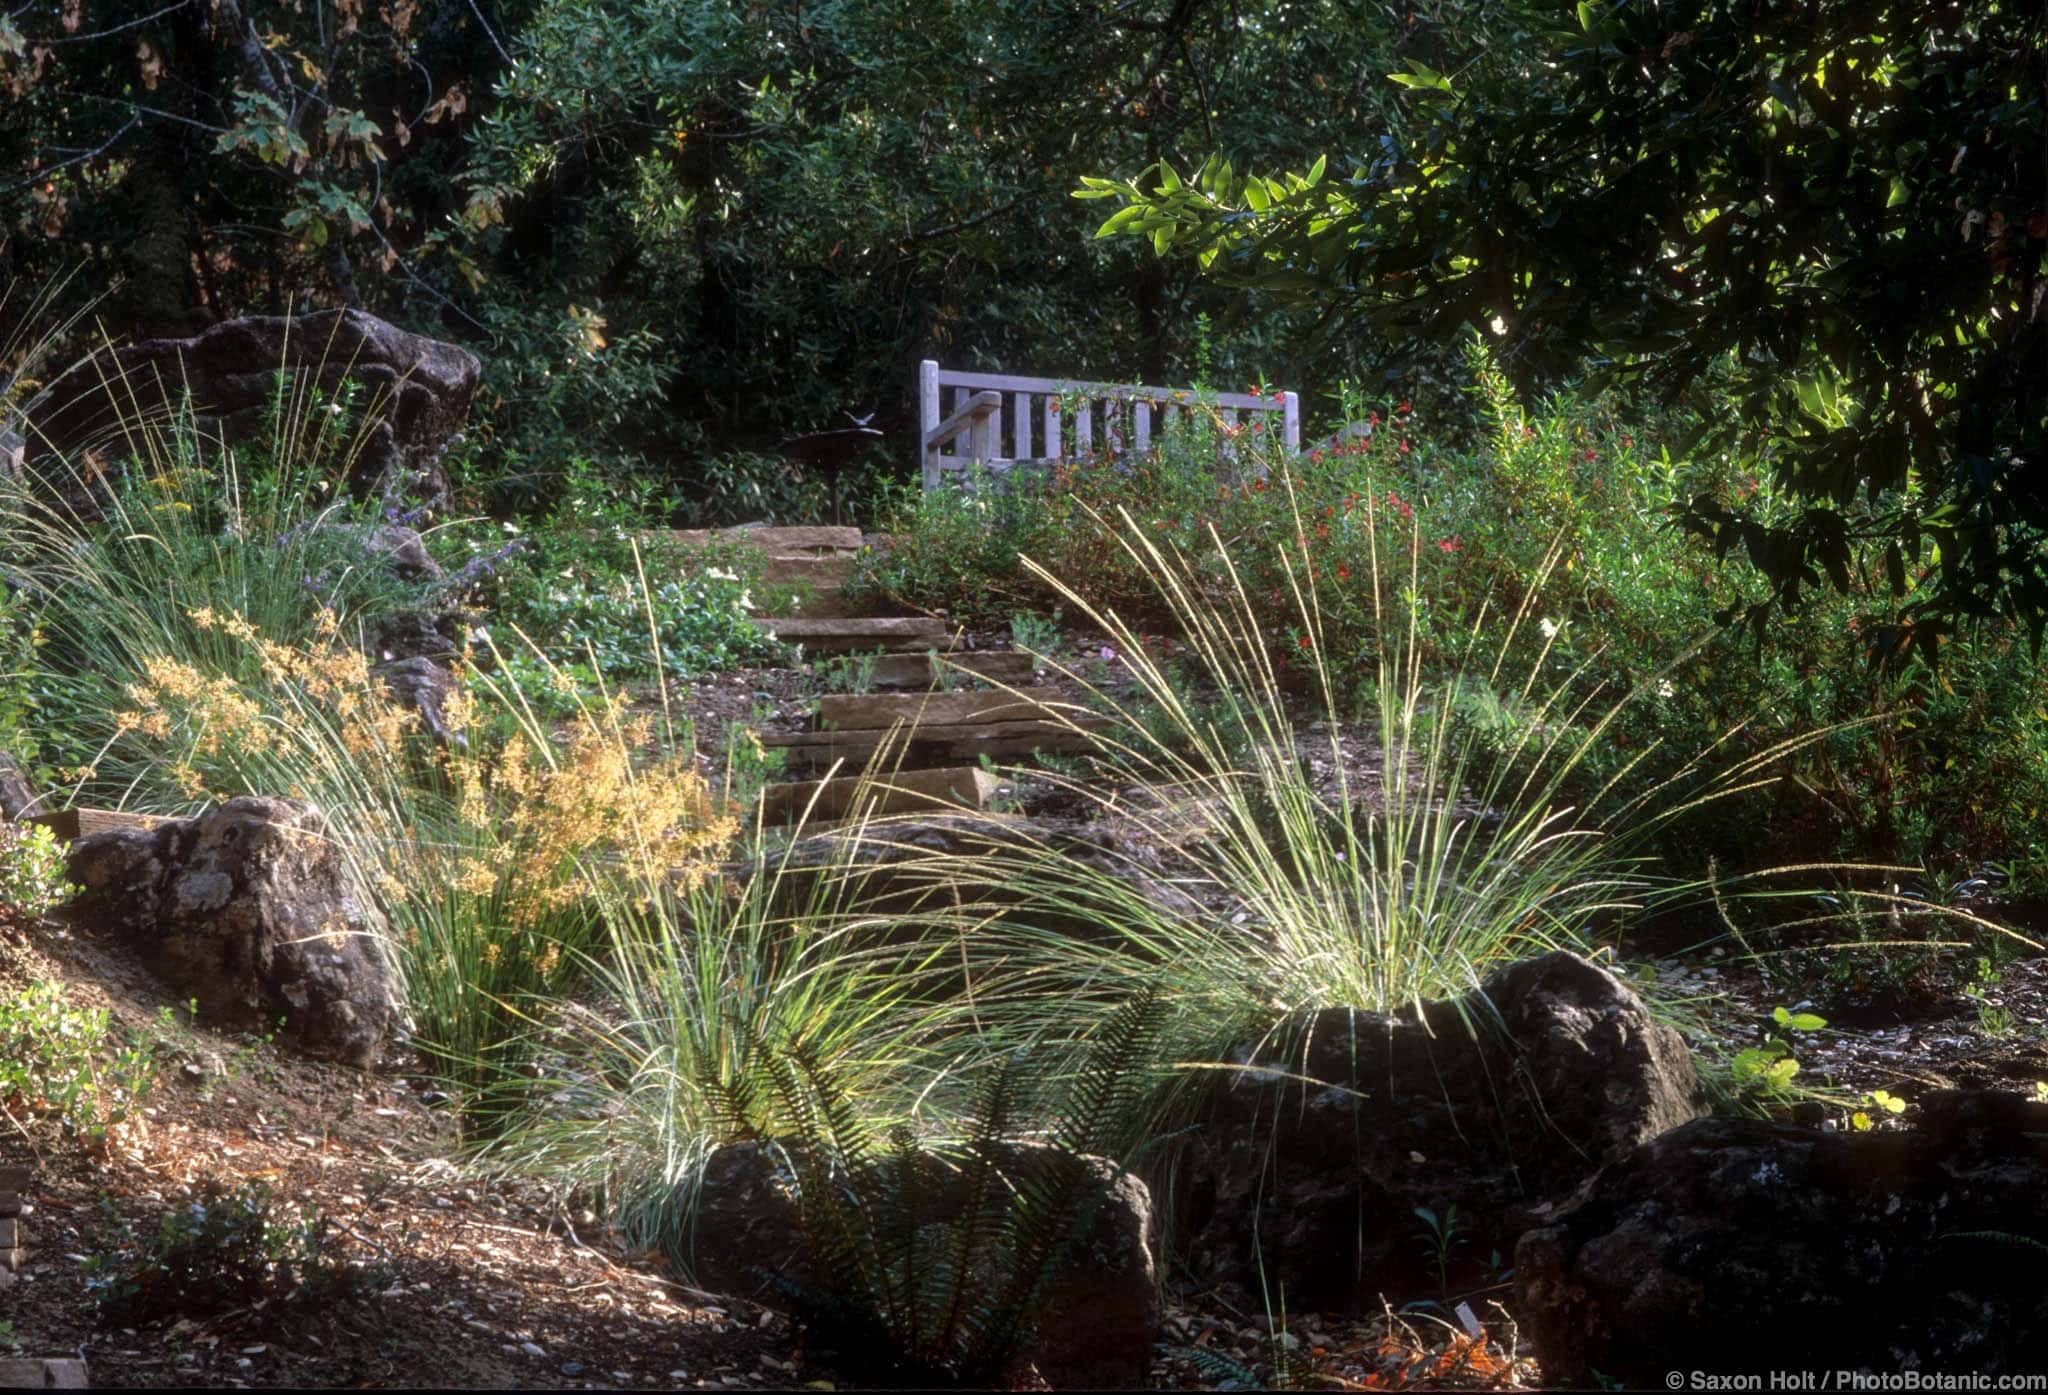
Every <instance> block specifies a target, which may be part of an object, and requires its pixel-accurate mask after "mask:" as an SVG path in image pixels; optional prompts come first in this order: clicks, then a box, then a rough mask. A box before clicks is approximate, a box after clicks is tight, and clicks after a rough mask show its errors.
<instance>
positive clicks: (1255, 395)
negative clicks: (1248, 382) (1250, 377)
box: [1252, 383, 1259, 397]
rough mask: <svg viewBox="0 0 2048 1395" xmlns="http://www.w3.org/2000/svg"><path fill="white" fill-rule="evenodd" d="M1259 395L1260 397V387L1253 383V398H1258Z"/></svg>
mask: <svg viewBox="0 0 2048 1395" xmlns="http://www.w3.org/2000/svg"><path fill="white" fill-rule="evenodd" d="M1258 395H1259V385H1258V384H1257V383H1253V384H1252V396H1254V397H1257V396H1258Z"/></svg>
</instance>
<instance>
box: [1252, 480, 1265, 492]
mask: <svg viewBox="0 0 2048 1395" xmlns="http://www.w3.org/2000/svg"><path fill="white" fill-rule="evenodd" d="M1265 492H1266V482H1265V480H1263V479H1256V480H1253V481H1252V493H1254V494H1264V493H1265Z"/></svg>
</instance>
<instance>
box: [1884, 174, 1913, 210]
mask: <svg viewBox="0 0 2048 1395" xmlns="http://www.w3.org/2000/svg"><path fill="white" fill-rule="evenodd" d="M1908 197H1909V195H1908V191H1907V189H1906V181H1905V180H1903V179H1901V178H1899V177H1898V176H1897V175H1893V176H1892V191H1891V193H1890V194H1889V195H1887V196H1886V198H1885V201H1884V206H1885V207H1886V208H1897V207H1898V206H1899V205H1900V204H1902V203H1904V202H1905V201H1906V199H1907V198H1908Z"/></svg>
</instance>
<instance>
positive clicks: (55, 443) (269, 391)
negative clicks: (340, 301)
mask: <svg viewBox="0 0 2048 1395" xmlns="http://www.w3.org/2000/svg"><path fill="white" fill-rule="evenodd" d="M280 373H282V374H284V375H285V377H286V379H287V385H286V388H287V392H289V393H292V394H303V393H305V392H306V391H307V390H308V389H310V388H311V387H313V386H315V385H317V386H318V388H319V389H320V390H321V391H322V392H323V393H330V394H331V393H334V392H336V391H338V390H339V389H340V388H341V386H342V384H343V382H344V381H345V380H351V379H352V380H354V381H355V382H357V383H360V384H361V385H362V388H363V392H362V398H361V401H360V407H361V409H362V410H363V412H364V421H363V424H362V438H361V449H360V451H358V452H356V453H355V454H354V456H353V458H352V460H351V463H350V469H349V481H348V482H349V485H350V487H351V488H353V489H354V490H355V491H356V492H357V493H359V494H373V493H380V492H391V493H397V492H407V491H409V492H412V493H415V494H417V495H419V496H420V497H421V498H423V499H424V500H425V501H426V502H428V503H430V504H436V505H438V504H440V503H443V502H445V500H446V499H447V495H448V478H447V473H446V471H445V470H444V468H443V467H442V463H441V457H442V454H443V453H444V452H445V451H446V450H447V449H448V447H449V445H450V444H451V443H452V442H454V441H455V439H456V438H457V437H458V436H459V435H460V434H461V432H462V428H463V426H464V424H465V423H466V422H467V421H468V419H469V409H470V406H471V404H472V403H473V402H474V401H475V400H476V393H477V385H478V383H479V382H480V380H481V376H482V367H481V365H480V364H479V363H478V362H477V359H476V356H475V355H474V354H472V353H470V352H469V351H468V350H467V349H463V348H459V347H457V346H456V345H454V344H447V343H443V342H442V341H440V340H438V339H428V338H426V337H424V336H422V335H418V334H411V333H408V332H407V331H405V330H402V329H399V328H398V327H397V326H395V325H391V324H387V323H385V322H384V321H383V320H380V319H378V318H377V317H376V316H374V315H366V314H364V313H363V312H362V311H360V310H322V311H317V312H315V313H312V314H307V315H257V316H251V317H250V318H247V319H239V320H227V321H224V322H222V323H220V324H217V325H215V326H213V327H212V328H211V329H208V330H207V331H206V332H205V333H203V334H199V335H197V336H195V337H193V338H190V339H146V340H144V341H142V342H141V343H138V344H130V345H127V346H125V347H120V348H107V349H102V350H100V351H99V352H98V353H96V354H93V355H91V356H89V357H88V358H86V359H84V360H83V361H82V362H80V363H77V364H75V365H73V366H72V367H71V368H69V369H67V370H66V371H65V372H63V373H62V374H60V375H58V376H57V378H56V379H54V380H53V381H52V382H51V383H50V385H49V386H48V387H46V388H44V389H43V390H42V391H41V392H40V393H38V394H37V395H36V396H35V397H34V398H32V399H31V400H30V401H29V402H28V404H27V406H25V407H24V408H23V409H22V412H21V415H20V418H19V419H18V420H17V421H15V422H13V423H11V424H9V426H8V428H7V434H8V436H9V437H10V438H11V439H8V440H5V441H0V464H4V465H11V466H12V467H14V468H16V469H19V468H22V467H28V468H34V467H36V466H38V465H39V464H40V463H41V462H42V461H44V460H46V459H48V458H49V457H51V456H53V455H62V456H69V455H71V454H73V453H74V452H77V451H81V450H87V449H97V450H100V451H102V452H103V453H104V454H105V455H107V456H108V457H110V458H114V459H117V458H118V457H119V456H120V455H121V454H122V453H124V451H125V445H124V440H125V436H126V432H127V431H129V430H132V426H133V423H135V422H138V421H143V422H149V421H162V420H165V419H167V418H168V417H169V415H170V414H172V413H174V412H176V411H178V410H179V409H180V407H181V405H182V404H183V402H184V400H185V397H186V394H187V392H189V393H190V396H191V404H192V411H193V414H194V416H195V417H196V418H197V419H198V421H197V424H198V425H199V426H200V427H201V428H202V429H203V430H206V431H207V432H208V434H217V435H218V436H219V438H221V439H223V440H226V441H229V442H234V441H240V440H244V439H247V438H248V437H250V436H251V435H254V434H255V433H256V432H257V431H258V430H259V429H260V427H261V425H262V423H263V421H264V419H265V416H266V411H267V408H268V407H269V404H270V402H271V400H272V398H273V396H274V395H275V393H276V391H277V387H278V375H279V374H280ZM308 379H310V381H307V380H308ZM52 482H53V483H54V481H52ZM72 502H74V503H80V502H87V503H89V502H90V501H89V500H81V499H74V500H73V501H72Z"/></svg>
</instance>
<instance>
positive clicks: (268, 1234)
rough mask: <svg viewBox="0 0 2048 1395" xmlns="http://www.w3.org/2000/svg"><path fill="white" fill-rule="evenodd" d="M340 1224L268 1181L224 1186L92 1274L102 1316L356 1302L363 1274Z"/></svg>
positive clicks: (127, 1322) (141, 1318)
mask: <svg viewBox="0 0 2048 1395" xmlns="http://www.w3.org/2000/svg"><path fill="white" fill-rule="evenodd" d="M331 1230H332V1223H331V1222H329V1221H327V1220H326V1219H325V1218H323V1217H321V1216H319V1215H318V1214H316V1213H315V1212H313V1211H310V1210H307V1209H303V1208H298V1207H293V1206H290V1205H288V1204H286V1203H285V1202H283V1201H281V1200H280V1199H279V1198H278V1197H277V1196H276V1195H274V1194H273V1193H272V1192H271V1190H270V1188H269V1187H268V1186H267V1185H266V1184H264V1183H261V1182H245V1183H243V1184H242V1185H241V1186H240V1187H238V1188H236V1189H235V1190H233V1191H222V1190H220V1189H218V1188H217V1187H215V1188H211V1189H209V1190H208V1191H206V1192H205V1193H204V1194H203V1195H202V1196H201V1197H200V1198H199V1199H197V1200H195V1201H193V1202H191V1203H189V1204H188V1205H186V1206H183V1207H180V1208H179V1209H177V1210H173V1211H167V1212H165V1213H164V1216H163V1219H162V1221H161V1222H160V1223H159V1226H158V1229H157V1233H156V1235H155V1236H153V1237H152V1238H151V1239H150V1240H149V1241H148V1242H147V1243H146V1244H144V1245H143V1246H142V1247H141V1248H140V1250H139V1252H138V1253H137V1254H136V1255H135V1256H134V1258H133V1260H132V1261H131V1262H130V1263H129V1264H127V1265H125V1266H123V1267H121V1268H119V1269H116V1268H113V1267H111V1266H106V1265H102V1266H101V1267H100V1268H99V1269H98V1271H97V1272H95V1273H93V1274H92V1275H90V1276H89V1277H88V1280H87V1289H88V1291H90V1292H92V1293H93V1294H95V1295H96V1297H97V1300H98V1304H99V1318H100V1321H101V1322H103V1323H105V1324H107V1325H109V1326H126V1327H135V1326H140V1325H142V1324H145V1323H154V1322H159V1321H162V1320H164V1319H166V1318H172V1317H207V1316H211V1315H213V1314H216V1313H221V1312H225V1311H227V1310H230V1309H238V1310H243V1311H247V1312H252V1313H263V1312H266V1311H268V1312H270V1313H272V1314H274V1313H276V1312H277V1311H278V1310H280V1309H282V1308H284V1307H287V1306H292V1305H300V1304H326V1303H332V1302H335V1301H336V1300H340V1299H346V1298H348V1297H350V1296H352V1295H354V1294H355V1293H356V1292H357V1291H358V1290H359V1289H360V1288H361V1287H363V1271H361V1270H359V1269H356V1268H354V1267H353V1266H351V1265H349V1264H347V1263H346V1262H345V1261H343V1260H341V1259H340V1258H338V1257H337V1256H336V1255H335V1254H334V1253H333V1246H332V1238H331V1234H330V1232H331Z"/></svg>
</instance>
